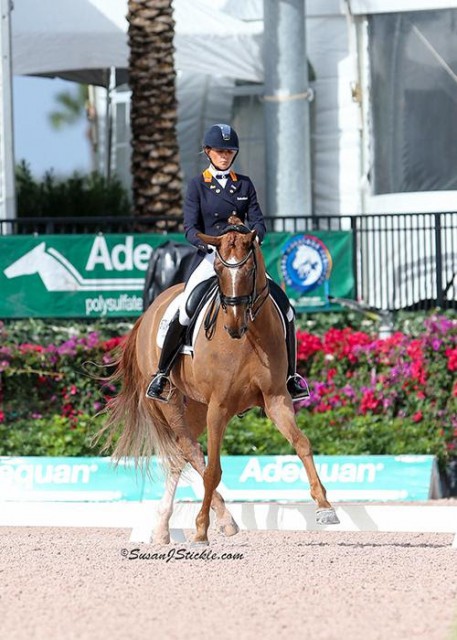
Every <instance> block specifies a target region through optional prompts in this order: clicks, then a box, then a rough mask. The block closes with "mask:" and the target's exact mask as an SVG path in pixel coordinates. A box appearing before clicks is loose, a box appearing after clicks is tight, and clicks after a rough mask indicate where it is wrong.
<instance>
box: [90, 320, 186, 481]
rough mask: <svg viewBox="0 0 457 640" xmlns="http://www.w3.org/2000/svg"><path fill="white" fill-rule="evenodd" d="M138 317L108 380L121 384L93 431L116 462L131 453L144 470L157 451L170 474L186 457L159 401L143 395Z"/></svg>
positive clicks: (144, 382)
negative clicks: (102, 418) (105, 417)
mask: <svg viewBox="0 0 457 640" xmlns="http://www.w3.org/2000/svg"><path fill="white" fill-rule="evenodd" d="M141 320H142V318H139V319H138V320H137V322H136V323H135V325H134V327H133V328H132V330H131V332H130V333H129V335H128V337H127V339H126V342H125V343H124V346H123V349H122V352H121V353H120V355H119V356H118V358H117V359H116V360H115V362H114V363H113V364H114V365H115V370H114V373H113V374H112V375H111V376H110V377H109V378H108V382H112V383H120V385H121V388H120V391H119V392H118V393H117V395H115V396H114V397H113V398H110V400H109V401H108V403H107V405H106V408H105V410H104V413H106V414H107V419H106V422H105V424H104V426H103V427H102V428H101V429H100V431H99V432H98V433H97V434H96V436H95V442H99V441H100V440H104V441H105V442H104V444H103V448H102V451H110V450H113V451H112V458H113V460H114V461H115V462H116V464H117V463H119V462H120V461H121V460H122V459H126V458H131V457H133V458H134V461H135V465H136V466H137V467H140V468H141V469H142V470H143V471H148V470H149V462H150V459H151V456H153V455H156V456H157V458H158V460H159V462H160V463H161V466H162V467H163V469H164V471H165V473H166V474H169V473H171V472H174V471H177V470H181V469H182V467H183V466H184V464H185V460H184V458H183V455H182V453H181V451H180V449H179V447H178V445H177V442H176V436H175V435H174V433H173V431H172V429H171V428H170V426H169V425H168V423H167V422H166V420H165V418H164V415H163V413H162V411H161V409H160V407H159V405H158V403H156V402H154V401H152V400H149V399H148V398H146V396H145V389H146V386H147V382H148V381H147V380H146V379H145V376H144V374H143V373H142V372H141V370H140V367H139V366H138V361H137V356H136V342H137V334H138V330H139V327H140V324H141ZM113 447H114V449H113Z"/></svg>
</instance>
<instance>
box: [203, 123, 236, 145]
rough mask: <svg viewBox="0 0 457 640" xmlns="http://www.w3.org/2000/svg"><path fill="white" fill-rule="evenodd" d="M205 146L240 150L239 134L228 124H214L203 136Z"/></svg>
mask: <svg viewBox="0 0 457 640" xmlns="http://www.w3.org/2000/svg"><path fill="white" fill-rule="evenodd" d="M203 147H212V148H214V149H231V150H232V151H239V148H240V147H239V143H238V136H237V133H236V131H235V129H232V127H231V126H230V125H228V124H213V126H212V127H210V128H209V129H208V131H207V132H206V133H205V135H204V137H203Z"/></svg>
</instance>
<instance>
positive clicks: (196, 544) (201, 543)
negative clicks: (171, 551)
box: [191, 539, 209, 548]
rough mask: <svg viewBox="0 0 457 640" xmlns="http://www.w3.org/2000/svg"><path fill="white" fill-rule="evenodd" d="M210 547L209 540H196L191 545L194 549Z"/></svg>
mask: <svg viewBox="0 0 457 640" xmlns="http://www.w3.org/2000/svg"><path fill="white" fill-rule="evenodd" d="M208 545H209V542H208V539H206V540H194V541H193V542H192V543H191V546H192V547H200V548H201V547H207V546H208Z"/></svg>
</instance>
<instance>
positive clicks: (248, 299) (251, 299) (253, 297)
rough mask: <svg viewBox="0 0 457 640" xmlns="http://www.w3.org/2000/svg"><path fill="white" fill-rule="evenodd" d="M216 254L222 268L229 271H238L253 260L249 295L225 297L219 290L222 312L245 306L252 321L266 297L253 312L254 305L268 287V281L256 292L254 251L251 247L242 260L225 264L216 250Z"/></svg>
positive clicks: (255, 258)
mask: <svg viewBox="0 0 457 640" xmlns="http://www.w3.org/2000/svg"><path fill="white" fill-rule="evenodd" d="M216 254H217V257H218V258H219V260H220V261H221V263H222V264H223V265H224V267H228V268H229V269H239V268H240V267H242V266H243V265H244V264H246V262H247V261H248V260H249V258H250V257H251V256H252V258H253V262H254V269H253V285H252V291H251V293H250V294H247V295H244V296H226V295H224V294H223V293H222V291H221V290H220V288H219V299H220V301H221V306H222V308H223V309H224V311H225V310H226V309H227V307H236V306H238V305H239V304H245V305H247V310H248V313H249V317H250V319H251V320H254V319H255V317H256V315H257V314H258V312H259V311H260V309H261V307H262V305H263V303H264V302H265V300H266V299H267V297H268V295H265V296H264V298H263V300H261V303H260V304H259V305H258V307H257V309H256V310H255V311H254V310H253V308H254V305H255V303H256V302H257V300H259V298H260V297H261V296H262V295H263V294H264V292H266V291H267V290H268V289H269V287H268V280H267V281H266V283H265V286H264V287H262V289H261V291H259V292H258V291H257V285H256V283H257V257H256V253H255V251H254V249H253V248H252V247H251V248H250V249H249V251H248V253H247V254H246V255H245V256H244V258H242V259H241V260H240V261H239V262H227V261H226V260H224V258H223V257H222V256H221V254H220V253H219V251H218V250H216Z"/></svg>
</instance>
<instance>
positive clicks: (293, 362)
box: [268, 280, 309, 402]
mask: <svg viewBox="0 0 457 640" xmlns="http://www.w3.org/2000/svg"><path fill="white" fill-rule="evenodd" d="M268 282H269V285H270V293H271V295H272V296H273V299H274V301H275V302H276V304H277V305H278V307H279V310H280V311H281V313H282V315H283V317H284V323H285V325H286V347H287V361H288V367H287V390H288V392H289V393H290V395H291V397H292V401H293V402H295V401H297V400H302V399H303V398H308V397H309V389H308V385H307V383H306V380H305V379H304V378H302V377H301V376H300V375H299V374H298V373H297V338H296V335H295V321H294V318H292V320H289V319H288V317H287V316H288V314H289V315H290V313H289V311H290V309H291V306H290V302H289V298H288V297H287V295H286V293H285V292H284V291H283V290H282V289H281V287H280V286H279V285H278V284H277V283H276V282H275V281H274V280H269V281H268ZM300 382H301V384H300ZM302 384H304V386H302Z"/></svg>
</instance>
